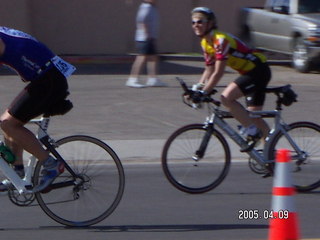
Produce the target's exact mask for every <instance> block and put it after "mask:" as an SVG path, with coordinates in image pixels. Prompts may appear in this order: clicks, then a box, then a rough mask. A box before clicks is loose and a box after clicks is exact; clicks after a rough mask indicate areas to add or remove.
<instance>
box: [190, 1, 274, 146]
mask: <svg viewBox="0 0 320 240" xmlns="http://www.w3.org/2000/svg"><path fill="white" fill-rule="evenodd" d="M191 18H192V28H193V31H194V33H195V34H196V35H197V36H198V37H200V38H201V47H202V49H203V53H204V57H205V63H206V66H205V70H204V72H203V74H202V76H201V78H200V80H199V83H198V86H199V89H201V90H203V91H204V93H209V92H211V91H212V90H213V88H215V87H216V86H217V84H218V82H219V81H220V79H221V78H222V76H223V74H224V72H225V68H226V66H229V67H231V68H233V69H235V70H236V71H238V72H239V74H240V76H239V77H238V78H237V79H236V80H235V81H233V82H231V83H230V84H228V86H227V87H226V88H225V89H224V90H223V92H222V94H221V102H222V104H223V105H224V106H225V107H227V108H228V109H229V111H230V113H231V114H232V115H233V116H234V118H236V119H237V120H238V121H239V122H240V123H241V125H242V130H241V133H242V134H243V135H244V136H245V137H246V138H247V140H248V142H249V143H250V144H249V146H250V147H249V148H247V149H242V151H248V150H250V149H251V148H252V147H253V146H254V145H255V143H256V142H257V141H258V140H259V139H260V138H261V137H262V136H263V137H266V136H267V135H268V132H269V126H268V125H267V123H266V122H265V121H264V120H263V119H261V118H254V119H253V118H251V117H250V116H249V113H248V111H247V110H249V111H259V110H262V108H263V104H264V100H265V92H264V90H265V88H266V86H267V84H268V83H269V81H270V79H271V70H270V68H269V66H268V64H267V63H266V57H265V56H264V55H263V54H261V53H258V52H256V51H255V50H253V49H251V48H249V47H248V46H246V45H245V44H244V43H243V42H242V41H240V40H239V39H238V38H236V37H235V36H232V35H231V34H228V33H224V32H221V31H219V30H218V29H217V21H216V17H215V14H214V13H213V11H212V10H211V9H209V8H206V7H197V8H195V9H193V10H192V12H191ZM243 96H245V97H246V103H247V109H245V108H244V107H243V106H242V105H241V104H240V103H239V102H238V99H239V98H241V97H243Z"/></svg>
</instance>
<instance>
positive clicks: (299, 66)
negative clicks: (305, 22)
mask: <svg viewBox="0 0 320 240" xmlns="http://www.w3.org/2000/svg"><path fill="white" fill-rule="evenodd" d="M292 65H293V67H294V68H295V69H296V70H297V71H298V72H301V73H307V72H309V71H310V70H311V65H312V63H311V60H310V58H309V56H308V48H307V46H306V45H305V44H304V42H303V39H302V37H298V38H297V39H296V40H295V42H294V46H293V53H292Z"/></svg>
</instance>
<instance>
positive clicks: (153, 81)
mask: <svg viewBox="0 0 320 240" xmlns="http://www.w3.org/2000/svg"><path fill="white" fill-rule="evenodd" d="M147 86H148V87H166V86H167V84H165V83H164V82H161V81H160V80H159V79H158V78H149V79H148V81H147Z"/></svg>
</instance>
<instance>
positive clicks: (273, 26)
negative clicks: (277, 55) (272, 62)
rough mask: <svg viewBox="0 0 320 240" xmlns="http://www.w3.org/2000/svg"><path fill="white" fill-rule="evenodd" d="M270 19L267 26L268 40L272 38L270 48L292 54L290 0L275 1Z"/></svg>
mask: <svg viewBox="0 0 320 240" xmlns="http://www.w3.org/2000/svg"><path fill="white" fill-rule="evenodd" d="M270 10H271V13H270V15H269V16H270V18H269V19H268V22H266V23H265V24H266V25H267V31H268V33H269V36H268V34H267V36H266V37H267V38H270V39H268V40H270V43H269V44H272V46H270V48H272V49H274V50H279V51H283V50H285V51H287V52H290V35H291V24H290V16H289V14H290V0H273V5H272V7H271V9H270Z"/></svg>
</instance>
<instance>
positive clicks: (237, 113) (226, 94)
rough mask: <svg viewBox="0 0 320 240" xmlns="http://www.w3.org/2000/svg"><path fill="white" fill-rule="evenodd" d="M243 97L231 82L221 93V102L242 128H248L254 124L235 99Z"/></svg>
mask: <svg viewBox="0 0 320 240" xmlns="http://www.w3.org/2000/svg"><path fill="white" fill-rule="evenodd" d="M243 96H244V95H243V92H242V90H241V89H240V88H239V87H238V85H237V84H236V83H235V82H232V83H230V84H229V85H228V86H227V87H226V88H225V89H224V91H223V92H222V94H221V102H222V104H223V105H224V106H225V107H227V108H228V109H229V111H230V113H231V114H232V115H233V117H234V118H235V119H237V120H238V121H239V122H240V123H241V125H242V126H244V127H249V126H250V125H252V124H254V122H253V120H252V118H250V116H249V114H248V112H247V110H246V109H245V108H244V107H243V106H242V104H241V103H239V102H238V101H237V99H239V98H240V97H243Z"/></svg>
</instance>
